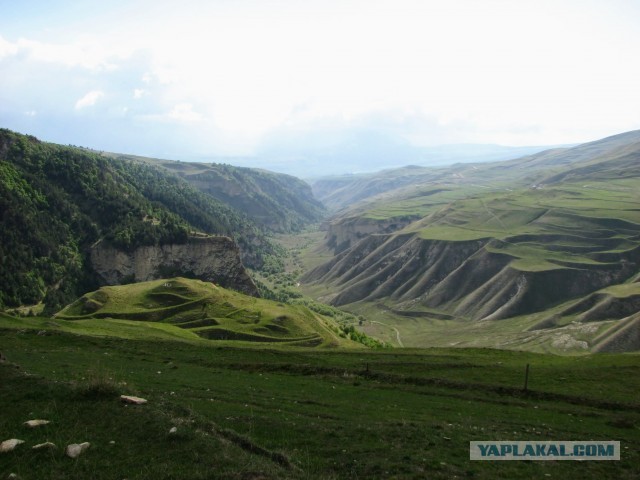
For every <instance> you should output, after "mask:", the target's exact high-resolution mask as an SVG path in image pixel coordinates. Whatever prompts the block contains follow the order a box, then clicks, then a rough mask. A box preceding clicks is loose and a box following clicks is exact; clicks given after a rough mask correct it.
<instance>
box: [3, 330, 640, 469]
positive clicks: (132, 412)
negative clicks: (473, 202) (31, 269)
mask: <svg viewBox="0 0 640 480" xmlns="http://www.w3.org/2000/svg"><path fill="white" fill-rule="evenodd" d="M0 324H1V325H2V328H1V329H0V345H2V347H1V348H2V352H3V354H4V355H5V356H6V358H7V360H8V362H9V363H7V364H0V409H1V410H2V412H3V414H2V415H0V431H1V432H3V439H5V438H13V437H15V438H20V439H23V440H25V442H26V443H25V444H24V445H21V446H19V447H18V449H16V451H14V452H11V453H8V454H1V455H0V478H7V477H8V475H9V474H10V473H16V474H17V475H19V477H20V478H25V479H27V478H38V479H77V478H89V477H90V478H94V479H96V480H101V479H112V478H130V479H153V480H156V479H170V478H193V479H204V478H223V479H227V478H229V479H254V480H256V479H267V480H270V479H282V478H284V479H286V478H294V479H323V480H324V479H342V478H371V479H383V478H385V479H386V478H397V479H417V478H433V479H451V478H473V479H481V480H492V479H495V478H510V479H514V480H518V479H531V478H599V479H605V480H606V479H612V480H613V479H615V480H631V479H635V478H637V477H638V475H640V470H639V468H640V467H639V465H640V453H639V452H638V449H637V448H636V446H637V444H638V442H639V441H640V405H639V404H638V397H637V392H638V389H639V388H640V384H639V383H638V382H639V378H640V376H638V372H639V369H640V363H639V359H638V356H637V355H629V354H625V355H610V354H608V355H603V354H601V355H591V356H582V357H557V356H553V355H539V354H533V353H524V352H511V351H499V350H482V349H475V350H474V349H469V350H461V349H432V350H393V351H371V350H361V351H347V350H342V349H331V350H318V349H313V350H312V349H297V348H293V349H292V348H290V349H277V350H276V349H272V348H218V347H217V346H216V344H204V343H202V344H197V343H185V342H157V341H148V340H146V341H145V340H126V339H117V338H107V337H104V338H100V337H94V336H91V337H88V336H83V335H78V334H74V335H70V334H65V333H58V332H55V331H52V330H51V329H46V330H45V331H40V332H39V334H38V331H36V330H26V329H24V328H21V327H17V328H15V327H9V326H7V325H6V324H5V323H0ZM526 364H529V365H530V375H529V384H528V392H523V381H524V369H525V365H526ZM14 365H18V366H19V367H20V368H19V369H18V368H16V367H15V366H14ZM120 394H137V395H139V396H142V397H144V398H146V399H148V400H149V403H148V404H147V405H144V406H129V407H125V406H123V405H122V404H121V403H120V402H119V401H118V395H120ZM31 418H43V419H48V420H51V423H50V424H49V425H47V426H45V427H41V428H40V429H34V430H29V429H26V428H25V427H24V426H23V425H22V423H23V422H25V421H26V420H28V419H31ZM172 427H177V432H176V433H175V434H170V433H169V430H170V429H171V428H172ZM46 440H50V441H53V442H54V443H56V445H57V448H56V449H54V450H53V451H50V452H39V453H38V452H33V451H32V450H31V446H32V445H34V444H36V443H40V442H43V441H46ZM471 440H534V441H538V440H539V441H548V440H577V441H580V440H595V441H598V440H602V441H605V440H607V441H608V440H618V441H620V442H621V450H622V455H621V461H619V462H598V461H585V462H568V461H565V462H532V461H521V462H471V461H469V442H470V441H471ZM83 441H89V442H91V443H92V446H91V448H90V449H89V450H88V451H87V452H86V453H85V454H84V455H83V456H81V457H80V458H78V459H77V460H70V459H68V458H65V457H64V455H63V452H62V449H63V447H64V445H66V444H67V443H71V442H83ZM111 442H113V443H111Z"/></svg>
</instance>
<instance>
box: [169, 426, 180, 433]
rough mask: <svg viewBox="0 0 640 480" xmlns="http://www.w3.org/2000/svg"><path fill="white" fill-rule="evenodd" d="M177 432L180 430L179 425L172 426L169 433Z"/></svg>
mask: <svg viewBox="0 0 640 480" xmlns="http://www.w3.org/2000/svg"><path fill="white" fill-rule="evenodd" d="M177 432H178V427H171V430H169V433H170V434H172V435H173V434H174V433H177Z"/></svg>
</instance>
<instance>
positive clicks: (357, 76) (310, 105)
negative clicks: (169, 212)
mask: <svg viewBox="0 0 640 480" xmlns="http://www.w3.org/2000/svg"><path fill="white" fill-rule="evenodd" d="M638 25H640V1H637V0H550V1H549V0H535V1H529V0H482V1H480V0H365V1H359V0H320V1H318V0H261V1H258V0H210V1H197V0H181V1H180V2H176V1H163V0H153V1H149V0H126V1H120V0H109V1H104V0H101V1H99V2H97V1H92V0H88V1H58V0H21V1H15V0H0V127H3V128H9V129H12V130H16V131H19V132H21V133H28V134H32V135H35V136H37V137H39V138H42V139H44V140H47V141H53V142H57V143H62V144H73V145H80V146H86V147H91V148H95V149H98V150H107V151H116V152H126V153H134V154H139V155H150V156H159V157H164V158H184V159H190V158H205V157H207V156H211V157H214V156H255V155H260V154H263V153H264V152H279V151H284V150H287V149H293V150H296V151H297V152H298V153H300V152H303V153H301V154H300V155H304V151H307V150H313V149H323V148H328V146H329V147H330V146H332V145H333V146H336V145H338V147H339V146H340V145H341V144H342V143H341V142H345V141H348V140H345V139H349V138H352V137H350V136H349V133H348V132H359V133H360V134H361V133H362V132H365V133H366V135H364V137H365V138H372V137H376V138H385V139H389V142H391V143H394V142H395V143H397V144H403V145H411V146H429V145H443V144H460V143H487V144H499V145H513V146H523V145H555V144H568V143H581V142H585V141H590V140H596V139H598V138H602V137H605V136H608V135H612V134H616V133H621V132H624V131H629V130H635V129H639V128H640V88H639V85H640V61H638V58H640V57H639V56H638V55H639V54H638V52H640V28H638ZM359 138H362V135H360V137H359ZM305 149H306V150H305ZM297 158H300V157H299V156H298V157H297Z"/></svg>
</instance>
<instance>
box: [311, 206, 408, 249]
mask: <svg viewBox="0 0 640 480" xmlns="http://www.w3.org/2000/svg"><path fill="white" fill-rule="evenodd" d="M415 219H416V217H413V216H410V215H407V216H406V217H404V218H393V219H392V220H376V219H372V218H366V217H351V218H343V219H340V220H339V221H336V222H331V223H329V224H328V225H324V226H323V227H324V228H325V229H326V230H327V235H326V240H325V241H326V244H327V246H328V247H329V248H331V249H332V250H333V253H334V254H336V255H337V254H339V253H341V252H343V251H345V250H347V249H348V248H350V247H351V246H353V245H355V244H356V243H358V242H359V241H360V240H362V239H363V238H364V237H367V236H369V235H374V234H388V233H392V232H395V231H397V230H400V229H401V228H404V227H406V226H407V225H409V224H410V223H411V222H412V221H413V220H415Z"/></svg>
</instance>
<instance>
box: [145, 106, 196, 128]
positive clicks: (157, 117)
mask: <svg viewBox="0 0 640 480" xmlns="http://www.w3.org/2000/svg"><path fill="white" fill-rule="evenodd" d="M141 118H143V119H145V120H152V121H158V122H175V123H187V124H193V123H199V122H202V121H203V120H204V119H205V117H204V116H203V115H202V114H201V113H199V112H196V111H194V110H193V105H192V104H190V103H179V104H177V105H174V106H173V108H172V109H171V110H169V111H168V112H165V113H161V114H151V115H141Z"/></svg>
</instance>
